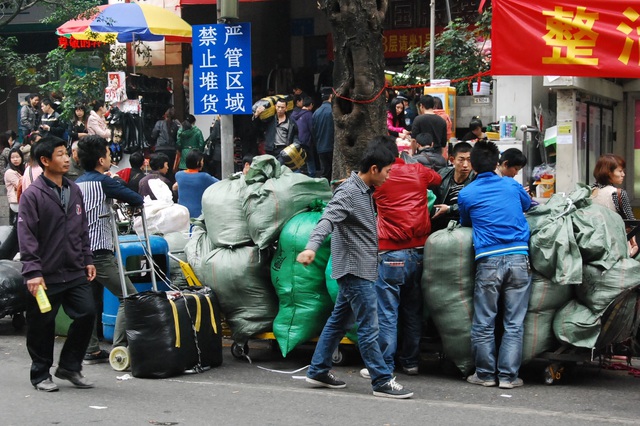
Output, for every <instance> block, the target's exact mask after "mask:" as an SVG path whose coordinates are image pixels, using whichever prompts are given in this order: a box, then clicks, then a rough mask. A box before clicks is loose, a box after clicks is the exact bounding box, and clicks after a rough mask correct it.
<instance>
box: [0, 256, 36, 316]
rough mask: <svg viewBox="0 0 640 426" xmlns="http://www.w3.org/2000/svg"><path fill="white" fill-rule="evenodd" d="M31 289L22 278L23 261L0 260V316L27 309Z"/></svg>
mask: <svg viewBox="0 0 640 426" xmlns="http://www.w3.org/2000/svg"><path fill="white" fill-rule="evenodd" d="M27 297H31V296H30V295H29V291H27V286H26V285H25V284H24V280H23V278H22V263H20V262H13V261H11V260H0V318H2V317H4V316H5V315H13V314H16V313H18V312H23V311H24V310H26V309H27Z"/></svg>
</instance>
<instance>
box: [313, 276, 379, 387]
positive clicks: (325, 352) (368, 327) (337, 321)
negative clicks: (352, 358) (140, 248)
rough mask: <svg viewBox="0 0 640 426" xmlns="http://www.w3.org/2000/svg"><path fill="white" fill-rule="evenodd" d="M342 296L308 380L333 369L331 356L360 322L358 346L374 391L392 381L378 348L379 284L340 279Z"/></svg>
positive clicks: (350, 278) (316, 352)
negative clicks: (348, 331) (376, 287)
mask: <svg viewBox="0 0 640 426" xmlns="http://www.w3.org/2000/svg"><path fill="white" fill-rule="evenodd" d="M338 285H339V290H338V297H337V298H336V304H335V307H334V308H333V312H332V313H331V316H330V317H329V319H328V320H327V323H326V324H325V326H324V329H322V333H321V334H320V338H319V339H318V344H317V345H316V350H315V352H314V353H313V358H312V359H311V366H310V367H309V371H308V372H307V377H312V378H313V377H316V376H318V375H319V374H323V373H327V372H328V371H329V370H330V369H331V355H332V354H333V352H334V351H335V350H336V348H337V347H338V345H339V344H340V340H342V338H343V337H344V335H345V334H346V332H347V330H350V329H351V327H352V326H353V322H354V318H355V321H357V323H358V347H359V349H360V355H361V356H362V359H363V360H364V365H365V366H366V367H367V369H368V370H369V374H370V375H371V384H372V386H373V389H378V388H379V387H380V386H382V385H383V384H385V383H387V382H388V381H389V380H391V378H392V375H391V373H392V371H391V370H389V367H388V366H387V364H386V363H385V362H384V359H383V358H382V352H381V351H380V346H379V345H378V314H377V303H378V302H377V297H376V291H375V288H374V286H375V283H374V282H373V281H368V280H365V279H362V278H359V277H356V276H354V275H350V274H349V275H345V276H344V277H342V278H338Z"/></svg>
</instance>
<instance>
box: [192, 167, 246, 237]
mask: <svg viewBox="0 0 640 426" xmlns="http://www.w3.org/2000/svg"><path fill="white" fill-rule="evenodd" d="M246 189H247V184H246V183H245V179H244V175H242V174H235V175H232V176H229V177H228V178H227V179H224V180H221V181H220V182H218V183H216V184H215V185H211V186H210V187H208V188H207V189H206V190H205V191H204V194H202V216H203V217H204V221H205V223H206V224H207V235H208V236H209V239H210V240H211V242H212V243H213V245H214V246H215V247H227V248H229V247H236V246H241V245H248V244H251V236H250V235H249V225H248V223H247V219H246V218H245V216H244V212H243V210H242V203H243V202H244V199H245V196H246V194H245V192H246Z"/></svg>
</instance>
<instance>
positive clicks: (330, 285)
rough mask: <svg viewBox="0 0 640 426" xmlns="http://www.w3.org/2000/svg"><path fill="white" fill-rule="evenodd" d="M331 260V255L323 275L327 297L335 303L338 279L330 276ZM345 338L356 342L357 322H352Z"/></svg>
mask: <svg viewBox="0 0 640 426" xmlns="http://www.w3.org/2000/svg"><path fill="white" fill-rule="evenodd" d="M332 266H333V262H332V261H331V257H329V262H328V263H327V269H326V270H325V272H324V277H325V280H326V283H327V291H328V292H329V297H331V301H332V302H333V304H334V305H335V303H336V299H338V291H340V284H338V281H336V280H334V279H333V278H331V272H332V270H333V267H332ZM346 336H347V338H348V339H349V340H351V341H352V342H356V343H357V342H358V324H353V327H351V330H349V331H347V334H346Z"/></svg>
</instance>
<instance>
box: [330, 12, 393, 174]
mask: <svg viewBox="0 0 640 426" xmlns="http://www.w3.org/2000/svg"><path fill="white" fill-rule="evenodd" d="M318 4H319V7H320V9H321V10H324V12H325V13H326V14H327V17H328V18H329V22H330V23H331V27H332V30H333V46H334V47H333V52H334V61H335V63H334V68H333V82H334V88H335V91H336V93H337V94H338V96H337V97H336V99H335V100H334V102H333V120H334V125H335V144H334V150H333V179H341V178H344V177H348V175H349V173H350V172H351V171H357V170H358V166H359V163H360V157H361V155H362V153H363V152H364V149H365V147H366V146H367V144H368V143H369V141H370V140H371V139H372V138H373V137H374V136H379V135H384V134H387V131H386V122H385V120H386V104H385V97H384V94H383V92H382V90H383V88H384V84H385V81H384V51H383V47H382V24H383V21H384V16H385V13H386V10H387V0H321V1H319V2H318ZM340 97H344V98H346V99H342V98H340Z"/></svg>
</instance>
